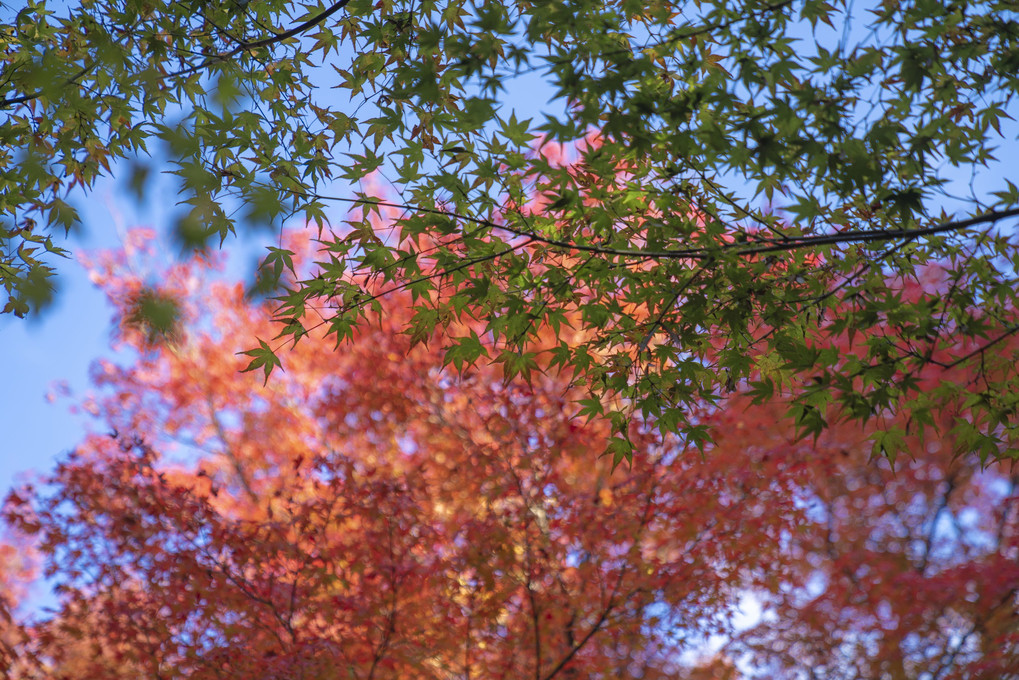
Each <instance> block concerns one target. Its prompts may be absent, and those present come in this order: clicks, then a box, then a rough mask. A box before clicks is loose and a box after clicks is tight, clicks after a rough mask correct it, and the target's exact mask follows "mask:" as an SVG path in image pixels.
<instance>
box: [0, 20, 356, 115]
mask: <svg viewBox="0 0 1019 680" xmlns="http://www.w3.org/2000/svg"><path fill="white" fill-rule="evenodd" d="M349 3H350V0H338V2H334V3H333V4H332V5H330V6H329V7H328V8H326V9H325V10H324V11H322V12H321V13H319V14H316V15H315V16H313V17H312V18H310V19H308V20H307V21H303V22H301V23H300V24H298V25H297V26H294V27H293V28H290V29H288V30H286V31H284V32H282V33H274V34H273V35H271V36H269V37H267V38H262V39H261V40H255V41H254V42H246V41H243V40H237V47H234V48H233V49H231V50H227V51H226V52H221V53H219V54H215V55H213V56H211V57H209V58H208V59H206V60H205V61H203V62H202V63H200V64H196V65H194V66H189V67H188V68H185V69H182V70H180V71H175V72H173V73H170V74H167V75H166V78H177V77H179V76H184V75H190V74H192V73H195V72H197V71H203V70H205V69H206V68H208V67H209V66H212V65H213V64H218V63H220V62H224V61H227V60H228V59H232V58H233V57H235V56H237V55H238V54H240V53H241V52H244V51H245V50H254V49H258V48H259V47H269V46H272V45H275V44H277V43H281V42H283V41H284V40H289V39H290V38H293V37H294V36H296V35H299V34H301V33H304V32H305V31H307V30H308V29H309V28H314V27H315V26H317V25H318V24H320V23H322V22H323V21H325V20H326V19H328V18H329V17H330V16H332V15H333V14H335V13H336V12H338V11H340V10H341V9H343V8H344V7H346V6H347V5H348V4H349ZM235 40H236V38H235ZM95 67H96V64H89V65H87V66H85V67H84V68H82V69H81V71H79V72H78V73H76V74H75V75H73V76H72V77H70V78H68V79H67V81H66V82H65V86H67V85H74V84H75V83H76V82H77V81H78V79H79V78H81V77H82V76H84V75H86V74H87V73H88V72H89V71H92V70H93V69H95ZM42 94H43V90H41V89H40V90H36V91H35V92H31V93H28V94H23V95H19V96H17V97H10V98H8V99H3V100H0V109H5V108H8V107H10V106H15V105H17V104H24V103H25V102H28V101H31V100H33V99H38V98H39V97H41V96H42Z"/></svg>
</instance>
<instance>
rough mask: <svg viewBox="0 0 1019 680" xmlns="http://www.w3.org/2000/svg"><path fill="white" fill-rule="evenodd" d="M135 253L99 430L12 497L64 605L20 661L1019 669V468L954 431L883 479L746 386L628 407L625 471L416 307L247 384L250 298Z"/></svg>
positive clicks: (468, 671)
mask: <svg viewBox="0 0 1019 680" xmlns="http://www.w3.org/2000/svg"><path fill="white" fill-rule="evenodd" d="M289 238H290V243H289V244H288V246H289V248H290V249H292V250H293V251H294V252H295V253H297V254H298V259H297V261H296V262H295V268H296V269H297V270H298V271H300V272H303V273H304V274H305V275H307V276H309V277H311V276H313V274H314V268H315V265H314V264H313V263H314V260H315V259H316V258H318V257H321V256H322V255H321V253H317V252H316V247H317V245H316V243H315V242H314V241H309V240H308V238H307V233H306V232H301V233H300V234H296V235H294V234H292V235H290V237H289ZM151 239H152V235H151V234H149V233H146V232H133V233H132V235H131V236H130V240H129V242H128V243H127V247H126V250H125V251H123V252H119V253H106V254H101V255H99V256H97V257H95V258H93V259H92V261H91V266H92V268H93V271H94V276H95V280H96V282H97V283H98V284H99V285H101V286H102V287H103V288H104V290H105V291H106V292H107V294H108V295H109V297H110V300H111V301H112V302H113V304H114V305H115V307H116V308H117V309H118V319H119V320H120V326H119V330H118V331H117V333H116V338H115V340H116V342H117V343H118V344H119V345H120V346H121V347H122V348H125V349H128V350H131V351H133V353H134V356H135V359H134V360H133V361H130V362H128V363H126V364H116V363H113V362H110V361H100V362H98V363H96V365H95V368H94V381H95V385H96V393H95V394H94V395H90V396H88V397H86V398H84V399H83V401H82V402H81V404H80V405H81V407H82V408H84V409H86V410H88V411H90V412H92V413H93V414H94V415H95V416H96V423H97V427H96V430H95V432H94V433H93V434H91V435H90V436H88V437H87V438H86V439H85V440H84V441H82V443H81V445H80V446H79V447H78V448H77V449H76V450H75V452H74V453H73V454H72V455H71V456H69V457H68V458H67V460H65V461H64V462H63V463H62V464H61V465H60V466H59V468H58V469H57V470H56V471H55V472H54V473H53V475H52V478H51V479H50V480H49V484H48V485H46V486H44V487H41V488H38V489H26V490H21V491H19V492H18V494H16V495H12V496H10V497H9V498H8V501H7V504H6V517H7V520H8V521H9V522H10V524H11V525H12V526H13V527H14V528H16V529H18V530H19V531H20V532H22V534H23V535H26V536H30V537H31V538H32V540H34V541H35V544H36V545H37V546H38V549H39V550H40V551H41V553H42V555H43V556H44V560H45V568H46V571H47V574H48V575H49V576H50V578H51V579H52V581H51V582H52V583H54V584H55V586H56V591H57V596H58V599H59V608H58V611H57V612H56V613H55V614H54V615H52V616H51V617H49V618H45V617H40V616H35V617H30V616H27V615H26V616H25V617H23V618H22V620H21V621H20V623H17V624H16V623H15V622H14V620H13V619H11V622H10V623H8V624H5V625H8V626H13V628H14V629H16V630H14V633H16V635H14V634H12V636H10V640H11V641H10V643H9V644H8V645H7V647H6V648H5V655H4V656H3V657H0V659H2V660H3V661H4V663H5V664H6V666H5V670H6V672H7V673H8V674H9V675H10V677H13V678H16V679H17V680H28V679H32V680H35V679H42V678H46V679H54V678H95V679H96V680H105V679H110V680H113V679H117V680H120V679H126V678H138V677H144V678H166V679H169V678H188V679H189V680H190V679H194V680H199V679H202V680H204V679H206V678H209V679H213V678H216V679H233V678H236V679H238V680H241V679H244V680H247V679H251V678H260V679H261V678H264V679H269V678H281V679H282V678H287V679H291V678H292V679H298V678H300V679H307V680H320V679H323V680H324V679H326V678H358V679H367V678H436V679H440V678H441V679H447V678H450V679H451V678H465V679H466V678H478V679H486V678H493V679H494V678H514V679H515V678H535V679H537V680H545V679H551V678H564V679H565V678H584V679H586V678H646V679H654V678H689V679H691V680H693V679H695V678H715V679H716V680H719V679H723V678H738V677H744V676H747V677H750V676H753V677H758V676H759V677H762V678H782V677H788V678H799V677H823V678H879V677H886V678H895V679H899V678H910V679H915V680H919V679H920V678H927V677H933V678H939V679H941V680H945V679H948V678H958V679H960V680H961V679H963V678H966V679H973V678H985V679H987V680H991V679H997V678H1006V677H1019V613H1017V609H1016V606H1017V605H1016V601H1017V600H1016V597H1017V595H1016V594H1017V589H1019V561H1017V560H1019V507H1017V496H1016V493H1017V492H1016V483H1017V481H1019V480H1017V478H1016V476H1015V475H1014V474H1012V473H1010V471H1009V470H1008V469H1006V468H1003V467H995V468H988V469H985V470H980V468H979V466H976V465H974V464H973V460H972V456H971V455H969V454H967V453H966V452H960V451H959V450H957V447H954V446H953V442H952V439H951V435H950V433H947V434H946V435H945V436H944V438H942V439H936V440H932V439H928V440H921V439H916V438H913V439H909V440H908V445H909V450H910V451H911V452H913V456H912V458H907V457H900V458H899V459H898V461H897V462H896V464H895V468H894V470H892V469H891V467H890V465H889V463H888V461H887V460H885V459H880V460H879V461H875V460H872V459H871V458H870V452H871V443H870V441H869V439H868V437H869V436H871V435H872V434H873V432H870V431H864V430H861V429H860V427H859V426H858V424H857V423H855V422H852V423H847V422H843V421H839V420H838V418H837V417H836V416H837V414H835V413H831V414H829V416H830V419H831V422H832V425H831V426H830V427H829V428H827V429H826V430H825V431H824V432H823V433H822V434H821V435H820V436H819V437H817V438H816V439H810V438H807V439H801V438H798V437H797V436H796V433H794V432H792V431H790V430H789V429H787V428H786V427H785V426H784V425H778V424H777V423H780V422H782V421H781V418H780V414H781V413H782V412H783V411H784V410H785V408H786V404H784V403H782V401H781V400H780V399H779V398H778V397H776V398H775V399H773V400H770V401H764V402H763V403H759V404H756V405H755V404H753V403H751V400H750V398H749V397H744V396H739V395H738V394H737V395H735V396H734V397H733V398H732V399H730V400H729V401H727V402H726V403H725V404H724V406H723V407H714V406H709V405H705V406H704V407H703V408H702V409H701V410H700V411H699V412H698V413H692V414H691V415H690V417H691V418H692V419H695V420H697V421H698V422H700V423H702V424H703V425H704V426H705V427H708V428H711V430H712V431H713V432H714V436H715V442H716V443H715V444H714V445H713V446H710V447H708V449H707V450H705V451H704V452H701V451H698V450H697V448H696V447H695V446H693V445H692V444H689V443H686V442H684V441H681V440H679V439H677V438H675V437H672V436H663V435H661V434H660V433H659V429H658V428H657V427H656V426H655V423H654V422H653V421H650V420H649V421H647V422H638V421H636V420H635V421H634V422H633V423H632V424H631V426H630V432H629V436H630V439H631V442H632V444H633V447H634V449H633V451H634V456H633V461H632V464H631V465H626V464H623V465H620V466H618V467H616V468H615V469H613V465H612V461H611V460H610V459H607V458H602V459H596V458H594V457H593V456H592V453H593V452H598V451H602V450H604V449H605V447H606V440H607V439H608V438H609V437H610V436H611V434H612V433H611V427H610V425H609V424H608V423H606V422H604V421H601V420H597V419H596V420H592V421H590V422H585V419H584V418H581V417H578V416H577V413H578V410H579V408H580V407H579V406H578V403H577V401H578V399H580V398H581V397H583V396H584V393H583V392H581V391H580V390H578V389H576V388H574V387H573V386H572V381H571V377H570V376H569V375H568V374H563V373H562V372H557V371H556V370H553V369H552V368H550V367H549V366H547V365H545V366H539V368H542V369H544V370H536V371H533V372H531V375H530V379H529V380H528V381H524V380H521V379H513V380H507V379H506V378H505V377H504V372H503V370H502V369H501V368H500V367H494V366H490V365H485V364H484V363H482V365H480V366H479V367H477V368H475V369H472V370H468V371H465V372H463V373H462V374H461V373H459V372H458V371H457V370H456V369H455V368H454V367H452V366H450V365H444V364H443V356H444V351H443V350H444V348H443V346H442V343H443V342H444V341H443V339H442V338H441V337H440V336H438V335H434V336H429V337H413V336H412V334H408V333H405V332H401V331H403V330H404V329H405V328H407V326H408V314H409V313H410V312H409V306H408V304H407V303H408V298H409V295H410V294H409V293H408V292H397V293H394V294H392V295H388V296H385V297H384V298H382V299H381V301H380V304H381V313H380V314H379V315H378V317H377V318H376V319H375V321H374V323H372V324H364V325H362V326H360V327H358V328H357V330H356V334H355V337H354V341H353V342H352V343H342V344H340V346H339V347H337V348H335V349H334V347H333V343H332V342H331V341H330V342H326V341H324V340H322V339H321V336H320V335H318V334H316V331H314V330H312V331H311V333H310V335H309V336H308V337H306V338H304V339H303V340H302V341H301V342H300V343H298V344H297V345H296V346H295V347H294V348H293V349H292V351H289V352H288V354H287V362H286V366H285V369H286V370H285V372H279V371H277V372H276V373H274V374H273V376H272V378H271V379H270V380H269V381H268V382H267V383H266V384H264V385H262V384H261V376H260V375H259V376H257V377H256V376H255V375H254V374H252V373H241V372H240V369H241V368H243V367H244V366H245V365H246V364H247V363H248V362H247V358H246V357H244V356H243V355H239V354H238V352H240V351H242V350H244V349H246V348H247V347H249V343H250V338H252V337H261V338H271V337H272V336H273V335H274V334H275V333H276V332H278V328H277V327H276V326H274V325H273V323H272V322H271V320H270V319H269V314H268V312H267V309H266V308H265V307H264V306H263V305H260V304H256V303H252V302H250V301H249V300H248V299H247V298H246V297H245V295H244V291H243V289H242V288H241V286H240V285H237V284H233V283H229V282H224V281H223V280H222V276H217V275H216V273H215V272H216V268H217V264H216V262H214V261H209V260H196V261H193V262H190V263H184V264H178V265H175V266H173V267H171V268H169V269H164V270H159V271H157V272H156V274H158V277H157V278H158V281H159V283H158V285H152V284H147V283H146V280H145V279H144V278H140V277H138V276H136V275H131V274H127V273H126V272H128V271H139V267H138V266H137V265H138V263H139V262H142V263H144V262H148V261H149V260H147V256H146V252H147V251H148V252H150V251H151V249H152V247H153V246H152V243H151ZM128 258H130V259H131V261H132V262H133V263H134V264H135V266H134V267H133V269H130V270H129V269H128V268H127V267H125V264H126V261H127V259H128ZM153 280H157V279H153ZM140 301H150V302H151V301H157V302H158V301H163V303H166V304H165V305H164V307H165V309H167V310H169V313H170V315H171V317H172V320H173V322H174V324H173V332H167V333H163V332H161V331H160V329H159V328H153V327H152V326H151V325H150V326H145V325H144V324H140V323H139V322H138V318H139V317H138V316H137V315H135V314H134V312H135V311H136V308H137V306H138V305H139V304H140ZM161 304H162V303H161ZM323 304H325V303H323ZM318 313H319V312H318V311H317V310H315V309H313V308H309V309H308V310H307V317H306V318H305V319H302V321H303V322H304V323H305V325H306V326H308V327H313V326H314V325H315V318H316V314H318ZM145 318H149V317H145ZM470 330H471V329H470V327H469V326H465V327H463V328H461V329H460V331H461V335H463V334H465V333H469V331H470ZM946 417H948V416H946ZM840 422H841V423H842V424H841V425H840V424H839V423H840ZM872 422H873V423H874V425H875V427H885V428H887V427H890V426H892V425H894V423H893V422H883V421H881V420H880V419H879V418H876V419H875V420H874V421H872ZM905 436H907V437H909V436H910V435H905ZM2 554H3V553H0V555H2ZM0 578H2V575H0ZM755 603H756V604H759V605H760V606H761V607H763V609H764V611H765V614H764V616H763V617H761V618H760V619H759V620H757V621H750V623H749V624H748V627H747V626H744V629H742V630H737V629H735V628H734V620H735V617H736V614H737V612H738V610H739V608H740V607H753V606H754V605H755ZM716 635H717V636H722V637H720V638H719V637H715V638H713V639H714V640H715V641H717V640H725V644H724V646H722V647H721V649H719V647H718V644H713V645H712V646H706V643H707V641H708V639H709V637H711V636H716ZM4 639H7V638H4Z"/></svg>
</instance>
